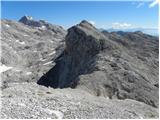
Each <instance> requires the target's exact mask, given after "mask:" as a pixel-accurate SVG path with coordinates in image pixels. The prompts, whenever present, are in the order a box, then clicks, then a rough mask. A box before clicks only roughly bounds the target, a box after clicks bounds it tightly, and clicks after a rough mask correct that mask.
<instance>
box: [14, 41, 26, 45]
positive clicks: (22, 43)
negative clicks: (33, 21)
mask: <svg viewBox="0 0 160 120" xmlns="http://www.w3.org/2000/svg"><path fill="white" fill-rule="evenodd" d="M16 42H18V43H19V44H21V45H24V44H25V42H24V41H23V42H20V41H19V40H16Z"/></svg>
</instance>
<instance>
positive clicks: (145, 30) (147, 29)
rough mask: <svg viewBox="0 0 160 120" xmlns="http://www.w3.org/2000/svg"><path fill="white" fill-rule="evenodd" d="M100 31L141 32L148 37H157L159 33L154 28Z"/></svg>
mask: <svg viewBox="0 0 160 120" xmlns="http://www.w3.org/2000/svg"><path fill="white" fill-rule="evenodd" d="M100 30H101V31H103V30H107V31H108V32H115V31H124V32H135V31H141V32H143V33H146V34H149V35H153V36H159V31H158V29H156V28H130V29H115V28H109V29H100Z"/></svg>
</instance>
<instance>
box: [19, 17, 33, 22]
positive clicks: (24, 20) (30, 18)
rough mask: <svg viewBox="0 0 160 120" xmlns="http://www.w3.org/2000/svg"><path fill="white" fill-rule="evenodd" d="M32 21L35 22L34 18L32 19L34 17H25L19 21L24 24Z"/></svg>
mask: <svg viewBox="0 0 160 120" xmlns="http://www.w3.org/2000/svg"><path fill="white" fill-rule="evenodd" d="M31 20H33V18H32V16H26V15H25V16H23V17H21V18H20V19H19V22H22V23H24V24H25V23H27V22H28V21H31Z"/></svg>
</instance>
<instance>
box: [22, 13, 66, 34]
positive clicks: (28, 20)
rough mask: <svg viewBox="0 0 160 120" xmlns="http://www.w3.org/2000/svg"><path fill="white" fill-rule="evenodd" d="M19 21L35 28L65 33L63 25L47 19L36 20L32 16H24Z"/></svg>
mask: <svg viewBox="0 0 160 120" xmlns="http://www.w3.org/2000/svg"><path fill="white" fill-rule="evenodd" d="M19 22H21V23H23V24H25V25H28V26H31V27H34V28H38V29H42V30H49V31H52V32H55V33H61V34H65V31H64V30H63V28H62V27H61V26H59V25H54V24H51V23H48V22H46V21H45V20H34V19H33V18H32V17H31V16H23V17H22V18H21V19H20V20H19Z"/></svg>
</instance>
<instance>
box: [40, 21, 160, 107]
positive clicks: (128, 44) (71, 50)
mask: <svg viewBox="0 0 160 120" xmlns="http://www.w3.org/2000/svg"><path fill="white" fill-rule="evenodd" d="M55 63H56V65H55V66H54V67H53V68H52V69H50V70H49V71H48V72H47V73H46V74H45V75H44V76H42V77H41V79H40V80H39V81H38V82H37V83H38V84H40V85H44V86H51V87H54V88H65V87H74V88H75V87H76V88H77V89H83V90H85V91H87V92H89V93H91V94H93V95H96V96H104V97H108V98H110V99H117V98H118V99H126V98H130V99H134V100H137V101H141V102H144V103H146V104H149V105H152V106H154V107H158V85H157V84H158V38H157V37H153V36H149V35H146V34H143V33H141V32H134V33H122V32H115V33H114V32H113V33H108V32H107V33H106V34H105V31H103V32H102V33H101V32H100V31H99V30H98V29H96V28H95V27H94V26H93V25H91V24H90V23H88V22H87V21H85V20H84V21H82V22H81V23H80V24H78V25H75V26H73V27H71V28H70V29H68V34H67V35H66V38H65V49H64V51H63V52H62V54H61V55H59V56H58V57H57V58H56V59H55Z"/></svg>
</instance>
